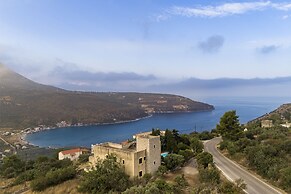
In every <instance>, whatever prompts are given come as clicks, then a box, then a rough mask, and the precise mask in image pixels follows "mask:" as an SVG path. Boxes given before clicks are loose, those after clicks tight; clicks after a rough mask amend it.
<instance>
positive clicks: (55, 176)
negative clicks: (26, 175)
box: [30, 166, 76, 191]
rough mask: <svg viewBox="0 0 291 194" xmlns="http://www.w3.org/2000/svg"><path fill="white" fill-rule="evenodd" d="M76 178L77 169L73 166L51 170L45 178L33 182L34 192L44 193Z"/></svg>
mask: <svg viewBox="0 0 291 194" xmlns="http://www.w3.org/2000/svg"><path fill="white" fill-rule="evenodd" d="M75 176H76V169H75V168H74V167H73V166H69V167H67V168H61V169H57V170H50V171H49V172H48V173H47V174H46V175H45V176H43V177H38V178H36V179H34V180H32V181H31V184H30V186H31V189H32V190H33V191H43V190H45V189H46V188H48V187H50V186H53V185H57V184H60V183H62V182H64V181H66V180H70V179H72V178H74V177H75Z"/></svg>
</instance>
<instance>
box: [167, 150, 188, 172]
mask: <svg viewBox="0 0 291 194" xmlns="http://www.w3.org/2000/svg"><path fill="white" fill-rule="evenodd" d="M164 160H165V165H166V167H167V169H169V170H174V169H175V168H177V167H180V166H182V165H183V164H184V162H185V159H184V156H181V155H179V154H168V155H167V156H166V157H165V159H164Z"/></svg>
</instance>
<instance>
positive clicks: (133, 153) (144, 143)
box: [89, 133, 161, 178]
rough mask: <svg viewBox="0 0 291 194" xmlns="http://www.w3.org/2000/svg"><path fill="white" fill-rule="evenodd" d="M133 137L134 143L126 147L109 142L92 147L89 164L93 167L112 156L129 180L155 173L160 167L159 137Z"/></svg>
mask: <svg viewBox="0 0 291 194" xmlns="http://www.w3.org/2000/svg"><path fill="white" fill-rule="evenodd" d="M135 137H136V141H134V142H131V143H129V144H126V145H122V144H116V143H111V142H107V143H102V144H96V145H92V154H93V155H92V156H90V157H89V162H90V163H91V164H92V166H95V165H96V162H97V161H98V160H99V159H101V160H103V159H105V158H106V157H107V156H108V155H110V154H113V155H115V156H116V158H117V161H118V162H119V163H120V164H121V166H122V167H123V168H124V170H125V173H126V174H128V175H129V176H130V177H131V178H134V177H142V176H143V175H144V174H146V173H150V174H153V173H155V172H156V171H157V170H158V168H159V166H160V165H161V141H160V136H152V135H150V134H149V133H141V134H137V135H136V136H135Z"/></svg>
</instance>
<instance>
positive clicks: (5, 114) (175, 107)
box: [0, 65, 213, 127]
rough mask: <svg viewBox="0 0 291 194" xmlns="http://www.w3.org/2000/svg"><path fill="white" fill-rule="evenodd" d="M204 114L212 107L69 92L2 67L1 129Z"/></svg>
mask: <svg viewBox="0 0 291 194" xmlns="http://www.w3.org/2000/svg"><path fill="white" fill-rule="evenodd" d="M205 110H213V106H211V105H208V104H205V103H201V102H196V101H192V100H191V99H188V98H185V97H182V96H176V95H169V94H148V93H116V92H114V93H113V92H111V93H99V92H76V91H67V90H63V89H60V88H56V87H52V86H47V85H42V84H38V83H35V82H33V81H31V80H29V79H27V78H25V77H23V76H21V75H19V74H17V73H15V72H13V71H11V70H9V69H8V68H6V67H5V66H3V65H0V127H31V126H36V125H50V126H52V125H55V124H56V123H57V122H60V121H67V122H70V123H72V124H76V123H83V124H91V123H112V122H118V121H127V120H133V119H137V118H141V117H145V116H147V115H149V114H151V113H161V112H172V111H173V112H185V111H205Z"/></svg>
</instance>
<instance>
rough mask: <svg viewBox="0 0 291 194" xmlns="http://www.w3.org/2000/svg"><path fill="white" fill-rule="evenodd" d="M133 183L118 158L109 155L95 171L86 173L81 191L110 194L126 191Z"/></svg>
mask: <svg viewBox="0 0 291 194" xmlns="http://www.w3.org/2000/svg"><path fill="white" fill-rule="evenodd" d="M130 185H131V182H130V181H129V176H128V175H127V174H125V172H124V169H123V168H121V166H120V164H119V163H118V162H117V161H116V157H114V156H113V155H109V156H108V158H107V159H105V160H102V161H101V160H100V161H98V162H97V165H96V167H95V169H94V170H92V171H90V172H88V173H84V175H83V177H82V180H81V183H80V185H79V191H80V192H83V193H97V192H99V193H108V192H110V191H112V192H122V191H125V190H126V189H127V188H128V187H129V186H130Z"/></svg>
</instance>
